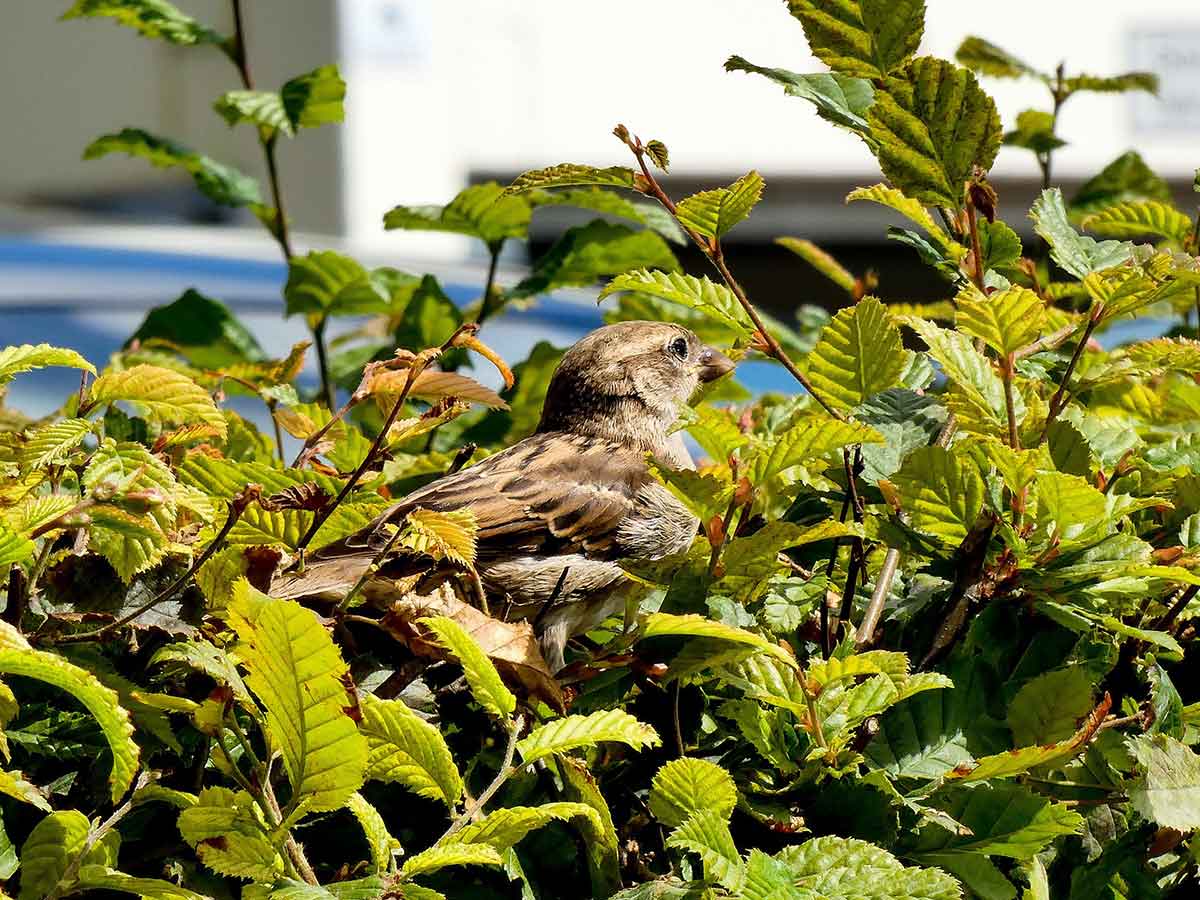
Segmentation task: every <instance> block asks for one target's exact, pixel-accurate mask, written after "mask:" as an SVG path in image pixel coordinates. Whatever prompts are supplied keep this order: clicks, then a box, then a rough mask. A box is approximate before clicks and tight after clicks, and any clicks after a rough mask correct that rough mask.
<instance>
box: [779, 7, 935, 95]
mask: <svg viewBox="0 0 1200 900" xmlns="http://www.w3.org/2000/svg"><path fill="white" fill-rule="evenodd" d="M788 9H789V10H790V11H791V13H792V15H793V16H795V17H796V18H797V19H799V20H800V24H801V25H802V26H803V27H804V36H805V37H806V38H808V46H809V49H810V50H811V51H812V54H813V56H815V57H816V58H817V59H819V60H821V62H823V63H825V65H827V66H829V68H831V69H833V70H834V71H836V72H842V73H844V74H846V75H858V76H861V77H863V78H880V77H882V76H884V75H887V74H888V73H889V72H892V71H894V70H895V69H897V68H899V67H900V66H902V65H904V63H905V62H906V61H907V60H908V59H909V58H910V57H911V56H912V55H913V54H914V53H916V52H917V47H918V46H919V45H920V43H921V35H922V34H923V33H924V30H925V0H900V2H892V3H889V2H887V0H837V2H836V3H822V2H819V0H788Z"/></svg>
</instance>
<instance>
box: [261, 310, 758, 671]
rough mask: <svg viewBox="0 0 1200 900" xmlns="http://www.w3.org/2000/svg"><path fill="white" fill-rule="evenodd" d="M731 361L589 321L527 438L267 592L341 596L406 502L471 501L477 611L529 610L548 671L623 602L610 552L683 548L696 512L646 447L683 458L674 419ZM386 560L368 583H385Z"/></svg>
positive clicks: (419, 496)
mask: <svg viewBox="0 0 1200 900" xmlns="http://www.w3.org/2000/svg"><path fill="white" fill-rule="evenodd" d="M733 366H734V364H733V362H732V361H731V360H730V359H729V358H728V357H726V356H725V355H724V354H722V353H720V352H718V351H717V350H715V349H713V348H712V347H709V346H707V345H705V344H704V343H702V342H701V341H700V339H699V338H697V337H696V335H695V334H693V333H692V332H691V331H689V330H688V329H686V328H683V327H681V326H679V325H673V324H668V323H663V322H619V323H617V324H614V325H606V326H604V327H602V328H598V329H596V330H595V331H593V332H591V333H590V334H588V335H586V336H585V337H583V338H582V339H581V340H580V341H579V342H578V343H576V344H575V345H573V346H572V347H571V348H570V349H568V350H567V352H566V353H565V354H563V357H562V359H561V360H560V361H559V364H558V367H557V368H556V369H555V371H554V374H553V376H552V377H551V379H550V384H549V386H548V388H547V391H546V398H545V403H544V405H543V408H542V415H541V420H540V422H539V424H538V427H537V430H536V431H535V432H534V434H532V435H530V436H529V437H527V438H525V439H524V440H521V441H519V442H517V443H516V444H514V445H512V446H511V447H509V448H507V449H505V450H503V451H501V452H499V453H496V454H494V455H492V456H489V457H487V458H486V459H484V460H482V461H481V462H479V463H477V464H476V465H474V466H471V467H469V468H466V469H463V470H461V471H459V472H456V473H454V474H452V475H446V476H443V477H441V478H438V479H437V480H435V481H432V482H430V483H429V484H427V485H425V486H424V487H422V488H419V489H417V490H416V491H414V492H412V493H410V494H408V495H407V496H405V497H404V498H403V499H402V500H400V501H399V502H398V503H396V504H395V505H393V506H391V507H390V508H388V509H387V510H385V511H384V512H383V513H382V514H381V515H379V516H378V517H377V518H376V519H375V520H374V521H372V522H371V523H370V524H369V525H367V526H366V527H365V528H363V529H362V530H361V531H359V532H357V533H355V534H353V535H350V536H349V537H346V538H344V539H342V540H340V541H337V542H336V543H333V544H330V545H327V546H325V547H323V548H321V549H319V550H318V551H316V552H315V553H313V554H310V555H309V557H308V559H307V560H306V561H305V565H304V568H303V570H302V571H296V572H286V571H285V572H284V573H282V575H280V576H277V577H276V579H275V581H274V582H273V583H272V585H271V595H272V596H274V597H278V598H281V599H287V598H299V597H313V596H319V597H322V598H328V599H335V598H339V597H340V596H344V595H345V593H346V592H347V591H348V590H349V589H350V587H351V586H352V585H353V584H355V582H356V581H358V579H359V578H360V576H361V575H362V574H363V573H364V572H366V571H367V570H368V568H369V567H370V566H371V564H372V563H373V562H375V560H376V556H377V555H378V554H379V552H380V550H381V549H382V548H383V547H384V546H385V545H386V543H387V536H388V533H389V529H388V526H390V525H402V524H403V521H404V517H405V515H406V514H407V513H408V512H410V511H411V510H414V509H418V508H421V509H427V510H436V511H441V512H448V511H452V510H459V509H469V510H470V511H471V512H472V513H473V514H474V517H475V522H476V525H477V528H478V532H477V544H476V558H475V565H476V569H477V572H478V574H479V577H480V581H481V582H482V585H483V588H484V591H485V592H486V599H487V604H488V608H489V609H490V610H505V611H506V613H505V617H506V618H507V619H509V620H514V619H526V620H529V621H530V622H531V624H532V625H533V627H534V630H535V632H536V633H537V635H538V638H539V643H540V646H541V649H542V654H543V656H544V657H545V659H546V662H547V665H548V666H549V668H550V670H551V671H552V672H556V671H558V670H560V669H562V668H563V664H564V651H565V647H566V644H567V641H568V640H569V639H570V638H571V637H573V636H574V635H577V634H581V633H583V632H585V631H588V630H590V629H592V628H595V627H596V626H597V625H598V624H599V623H600V622H602V621H604V620H605V619H606V618H608V617H609V616H611V615H613V614H615V613H616V612H618V611H619V610H621V609H622V608H623V607H624V603H625V592H624V591H623V588H625V587H627V586H629V585H630V584H631V583H630V582H629V580H628V579H627V578H626V576H625V573H624V571H623V570H622V568H621V566H620V565H619V563H618V561H619V560H622V559H634V560H655V559H661V558H663V557H666V556H669V555H671V554H674V553H679V552H682V551H684V550H686V549H687V548H688V547H689V546H690V545H691V542H692V538H693V537H695V535H696V534H697V528H698V525H699V522H698V520H697V519H696V518H695V517H694V516H693V515H692V514H691V513H690V512H689V510H688V509H687V508H686V507H685V506H684V505H683V504H682V503H681V502H680V501H679V500H677V499H676V498H675V497H674V496H673V495H672V494H671V493H670V492H669V491H668V490H667V489H666V488H664V487H663V486H662V485H661V484H660V483H659V482H658V481H656V480H655V478H654V477H653V475H652V474H651V472H650V468H649V465H648V463H647V455H648V454H649V455H652V456H654V457H655V458H657V459H658V460H660V461H661V462H662V463H664V464H665V465H667V466H669V467H672V468H692V467H693V464H692V460H691V457H690V455H689V454H688V451H687V448H686V446H685V445H684V443H683V436H682V434H680V433H678V432H676V433H674V434H672V433H671V430H672V426H673V425H674V424H675V422H676V420H677V419H678V417H679V412H680V409H681V407H682V406H683V405H685V404H687V403H688V401H689V400H690V399H691V398H692V396H693V395H694V394H695V392H696V390H697V389H698V387H699V386H700V385H701V384H703V383H706V382H709V381H712V380H714V379H716V378H719V377H721V376H722V375H725V374H727V373H728V372H730V371H731V370H732V369H733ZM405 552H406V551H400V552H399V553H398V554H397V560H396V562H397V563H398V562H400V561H401V558H402V557H403V555H404V553H405ZM410 562H411V560H410ZM388 565H391V562H389V563H387V564H385V565H382V566H380V567H379V568H378V570H377V571H376V573H375V574H374V575H373V576H372V579H373V580H378V579H383V580H384V581H387V579H388V578H389V572H388ZM393 571H394V568H393ZM391 583H394V582H391ZM372 593H374V594H375V595H376V596H378V593H379V592H378V590H376V591H374V592H372Z"/></svg>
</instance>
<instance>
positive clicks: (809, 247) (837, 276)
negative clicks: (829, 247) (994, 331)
mask: <svg viewBox="0 0 1200 900" xmlns="http://www.w3.org/2000/svg"><path fill="white" fill-rule="evenodd" d="M775 243H776V244H778V245H779V246H780V247H784V248H786V249H788V250H791V251H792V252H793V253H795V254H796V255H797V256H799V257H800V258H801V259H803V260H804V261H805V262H806V263H808V264H809V265H810V266H812V267H813V268H814V269H816V270H817V271H818V272H820V273H821V274H822V275H824V276H825V277H826V278H828V279H829V280H830V281H832V282H833V283H834V284H836V285H837V286H838V287H840V288H841V289H842V290H843V291H845V292H846V293H848V294H853V293H854V290H855V287H856V286H857V279H856V278H855V277H854V276H853V275H852V274H851V273H850V272H849V271H847V270H846V269H845V268H843V266H842V264H841V263H839V262H838V261H837V260H836V259H834V258H833V257H832V256H831V255H829V254H828V253H826V252H825V251H824V250H822V249H821V248H820V247H818V246H817V245H816V244H814V243H813V242H812V241H809V240H805V239H804V238H798V237H777V238H775Z"/></svg>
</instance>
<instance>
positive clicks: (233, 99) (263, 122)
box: [213, 90, 295, 137]
mask: <svg viewBox="0 0 1200 900" xmlns="http://www.w3.org/2000/svg"><path fill="white" fill-rule="evenodd" d="M213 109H214V110H216V113H217V115H219V116H220V117H221V118H222V119H224V120H225V121H226V123H227V124H229V125H230V126H233V125H237V124H239V123H241V122H249V123H251V124H253V125H257V126H258V127H259V128H261V129H263V131H264V132H265V133H266V134H268V135H273V134H274V133H275V132H283V133H284V134H286V135H287V136H288V137H291V136H292V135H293V134H295V129H294V128H293V127H292V123H291V120H290V119H288V115H287V112H286V111H284V108H283V98H282V97H281V96H279V93H278V92H277V91H248V90H238V91H226V92H225V93H224V94H222V95H221V96H220V97H218V98H217V100H216V102H215V103H213Z"/></svg>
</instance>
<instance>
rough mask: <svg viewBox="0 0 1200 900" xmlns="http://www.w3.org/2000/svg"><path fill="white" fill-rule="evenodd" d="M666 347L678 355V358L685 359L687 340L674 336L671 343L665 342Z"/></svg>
mask: <svg viewBox="0 0 1200 900" xmlns="http://www.w3.org/2000/svg"><path fill="white" fill-rule="evenodd" d="M667 349H668V350H670V351H671V352H672V353H674V354H675V355H676V356H678V357H679V358H680V359H687V355H688V344H687V340H686V339H684V338H681V337H677V338H675V340H673V341H671V343H669V344H667Z"/></svg>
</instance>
